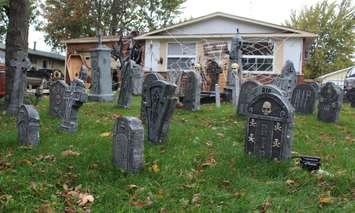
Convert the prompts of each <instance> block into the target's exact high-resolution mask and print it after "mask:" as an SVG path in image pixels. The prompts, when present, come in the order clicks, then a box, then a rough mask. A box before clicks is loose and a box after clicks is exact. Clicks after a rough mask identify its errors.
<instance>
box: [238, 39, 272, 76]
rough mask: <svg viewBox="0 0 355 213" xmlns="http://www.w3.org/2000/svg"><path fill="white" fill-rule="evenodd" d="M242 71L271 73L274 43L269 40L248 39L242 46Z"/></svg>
mask: <svg viewBox="0 0 355 213" xmlns="http://www.w3.org/2000/svg"><path fill="white" fill-rule="evenodd" d="M241 50H242V68H243V71H251V72H272V71H273V63H274V43H273V42H272V41H270V40H266V39H264V40H260V39H249V40H245V41H244V42H243V45H242V48H241Z"/></svg>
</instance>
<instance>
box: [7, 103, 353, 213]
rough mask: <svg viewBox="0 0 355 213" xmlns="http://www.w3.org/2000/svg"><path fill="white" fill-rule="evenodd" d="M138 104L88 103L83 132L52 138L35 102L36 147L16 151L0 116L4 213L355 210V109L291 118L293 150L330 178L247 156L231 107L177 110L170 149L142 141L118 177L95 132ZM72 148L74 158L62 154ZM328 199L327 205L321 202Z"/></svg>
mask: <svg viewBox="0 0 355 213" xmlns="http://www.w3.org/2000/svg"><path fill="white" fill-rule="evenodd" d="M139 103H140V101H139V99H138V98H135V99H134V103H133V106H132V107H131V109H129V110H124V109H119V108H116V107H115V106H114V104H113V103H105V104H104V103H87V104H85V105H84V106H83V107H82V108H81V109H80V113H79V131H78V132H77V133H76V134H72V135H70V134H63V133H59V132H57V128H58V126H59V124H60V120H59V119H55V118H52V117H49V116H48V115H47V108H48V100H47V99H45V100H43V101H42V102H41V103H40V104H39V106H37V108H38V109H39V111H40V116H41V130H40V137H41V141H40V145H39V146H38V147H37V148H33V149H30V148H28V147H20V146H19V145H18V143H17V132H16V126H15V119H14V118H11V117H9V116H7V115H4V114H3V115H0V212H34V211H40V210H46V209H47V210H48V209H52V210H55V212H63V211H64V209H65V208H67V210H68V209H76V210H77V211H79V212H80V211H85V208H90V209H91V211H92V212H133V211H152V212H158V211H161V212H166V211H168V212H182V211H188V212H191V211H192V212H220V211H221V212H254V211H257V212H259V211H261V212H262V211H267V212H320V211H322V212H323V211H324V212H355V200H354V199H355V157H354V156H355V147H354V143H355V121H354V120H355V109H354V108H350V107H349V105H345V106H344V107H343V109H342V112H341V116H340V121H339V122H338V123H337V124H327V123H323V122H320V121H318V120H317V119H316V116H315V115H311V116H302V115H298V114H297V115H296V116H295V128H294V141H293V151H295V152H297V153H299V154H302V155H316V156H320V157H321V158H322V169H323V170H326V171H327V172H329V173H330V174H331V175H332V176H316V175H313V174H310V173H309V172H307V171H305V170H302V169H300V168H299V167H298V166H297V164H296V160H290V161H288V162H282V163H280V162H274V161H267V160H264V159H257V158H254V157H249V156H246V155H245V154H244V150H243V146H244V134H245V133H244V123H245V119H244V118H241V117H236V116H235V115H234V112H233V109H232V106H231V105H230V104H222V107H221V108H220V109H216V108H215V106H214V105H203V106H202V110H201V111H199V112H187V111H183V110H181V109H178V110H176V112H175V114H174V117H173V120H172V123H171V126H170V131H169V138H168V140H167V142H166V144H164V145H152V144H150V143H149V142H147V141H146V142H145V152H144V154H145V167H144V170H143V171H142V172H140V173H138V174H124V173H122V172H121V171H120V170H118V169H116V168H115V167H113V165H112V163H111V140H112V138H111V137H103V136H102V135H101V134H102V133H105V132H110V131H111V130H112V127H113V122H114V120H113V117H114V116H115V115H117V114H121V115H132V116H139V105H140V104H139ZM100 135H101V136H100ZM68 149H71V150H73V151H76V152H79V153H80V156H73V157H65V156H63V155H62V152H63V151H65V150H68ZM152 165H158V167H159V171H157V170H155V171H154V169H152ZM64 184H66V185H68V186H69V187H75V186H78V185H81V187H82V188H81V192H87V193H89V194H92V195H93V196H94V198H95V201H94V202H93V203H92V204H91V205H90V204H89V205H86V206H85V207H84V208H83V207H80V206H79V205H77V203H76V201H75V200H72V199H67V197H66V196H64V194H65V193H63V192H64V191H65V190H64V188H63V185H64ZM133 185H136V186H133ZM327 193H328V195H330V197H331V199H330V202H327V201H326V202H325V203H324V204H323V205H322V204H321V203H320V196H321V195H323V194H327ZM329 193H330V194H329ZM328 201H329V200H328ZM139 206H144V207H139Z"/></svg>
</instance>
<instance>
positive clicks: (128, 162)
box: [112, 117, 144, 172]
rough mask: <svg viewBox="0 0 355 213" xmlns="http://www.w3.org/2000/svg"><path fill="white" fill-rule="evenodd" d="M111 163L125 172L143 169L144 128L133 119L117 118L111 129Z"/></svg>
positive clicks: (138, 121) (139, 122) (136, 119)
mask: <svg viewBox="0 0 355 213" xmlns="http://www.w3.org/2000/svg"><path fill="white" fill-rule="evenodd" d="M112 162H113V164H114V165H115V166H117V167H119V168H121V169H123V170H124V171H126V172H138V171H139V170H141V169H142V168H143V167H144V128H143V125H142V122H141V120H139V119H138V118H135V117H119V118H117V120H116V122H115V125H114V127H113V140H112Z"/></svg>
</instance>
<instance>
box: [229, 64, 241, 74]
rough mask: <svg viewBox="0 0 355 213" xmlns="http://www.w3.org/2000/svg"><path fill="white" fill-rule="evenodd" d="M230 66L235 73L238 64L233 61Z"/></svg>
mask: <svg viewBox="0 0 355 213" xmlns="http://www.w3.org/2000/svg"><path fill="white" fill-rule="evenodd" d="M231 68H232V71H233V72H235V73H237V72H238V69H239V64H237V63H233V64H232V65H231Z"/></svg>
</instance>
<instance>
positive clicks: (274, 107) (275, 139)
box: [245, 90, 293, 160]
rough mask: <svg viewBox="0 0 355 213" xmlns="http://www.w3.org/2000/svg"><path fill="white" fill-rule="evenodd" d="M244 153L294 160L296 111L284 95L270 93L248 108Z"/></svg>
mask: <svg viewBox="0 0 355 213" xmlns="http://www.w3.org/2000/svg"><path fill="white" fill-rule="evenodd" d="M248 111H249V114H248V118H247V123H246V135H245V152H246V153H248V154H253V155H256V156H258V157H264V158H269V159H277V160H284V159H288V158H290V157H291V145H292V126H293V108H292V107H291V105H290V104H289V102H288V100H287V98H286V97H284V96H280V95H279V94H277V93H274V92H272V91H271V90H268V91H265V93H262V94H260V95H258V96H256V97H255V98H254V99H253V100H252V101H251V103H250V104H249V105H248Z"/></svg>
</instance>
